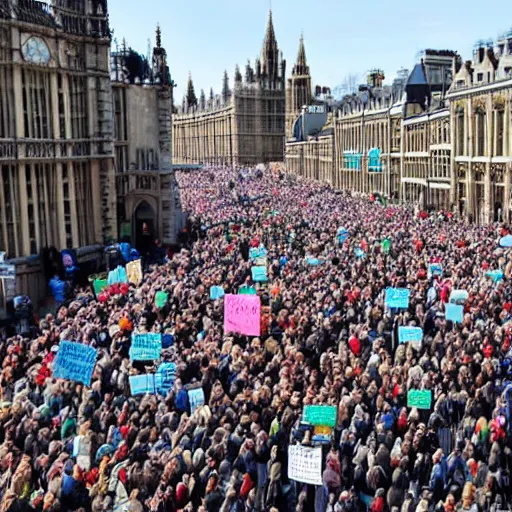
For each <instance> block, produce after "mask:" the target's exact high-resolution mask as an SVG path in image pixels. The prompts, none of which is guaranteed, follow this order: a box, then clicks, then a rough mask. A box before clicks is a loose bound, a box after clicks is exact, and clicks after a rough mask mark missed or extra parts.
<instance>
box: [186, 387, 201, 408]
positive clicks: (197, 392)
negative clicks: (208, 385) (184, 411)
mask: <svg viewBox="0 0 512 512" xmlns="http://www.w3.org/2000/svg"><path fill="white" fill-rule="evenodd" d="M188 402H189V404H190V414H194V412H195V411H196V409H197V408H198V407H201V406H202V405H204V391H203V388H197V389H189V390H188Z"/></svg>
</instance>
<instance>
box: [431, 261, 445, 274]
mask: <svg viewBox="0 0 512 512" xmlns="http://www.w3.org/2000/svg"><path fill="white" fill-rule="evenodd" d="M428 273H429V274H430V275H431V276H442V275H443V265H441V263H431V264H430V265H429V267H428Z"/></svg>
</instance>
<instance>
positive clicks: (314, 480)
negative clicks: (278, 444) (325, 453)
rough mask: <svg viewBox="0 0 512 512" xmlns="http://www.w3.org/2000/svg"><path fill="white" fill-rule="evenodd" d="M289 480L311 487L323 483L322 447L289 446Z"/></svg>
mask: <svg viewBox="0 0 512 512" xmlns="http://www.w3.org/2000/svg"><path fill="white" fill-rule="evenodd" d="M288 478H290V479H291V480H295V481H296V482H302V483H304V484H309V485H319V486H321V485H323V483H322V447H321V446H317V447H315V448H311V447H308V446H302V445H300V444H297V445H291V446H288Z"/></svg>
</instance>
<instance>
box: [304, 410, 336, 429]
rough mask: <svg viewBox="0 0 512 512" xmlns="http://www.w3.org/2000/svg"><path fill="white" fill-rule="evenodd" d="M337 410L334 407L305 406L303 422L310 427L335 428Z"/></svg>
mask: <svg viewBox="0 0 512 512" xmlns="http://www.w3.org/2000/svg"><path fill="white" fill-rule="evenodd" d="M337 415H338V408H337V407H336V406H334V405H305V406H304V422H306V423H309V424H310V425H320V426H325V427H335V426H336V418H337Z"/></svg>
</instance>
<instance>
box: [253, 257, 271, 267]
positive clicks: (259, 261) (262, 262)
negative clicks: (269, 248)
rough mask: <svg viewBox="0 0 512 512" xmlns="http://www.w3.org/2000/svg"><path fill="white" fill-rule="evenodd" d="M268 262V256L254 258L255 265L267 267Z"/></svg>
mask: <svg viewBox="0 0 512 512" xmlns="http://www.w3.org/2000/svg"><path fill="white" fill-rule="evenodd" d="M267 263H268V262H267V258H256V259H255V260H254V265H255V266H257V267H266V266H267Z"/></svg>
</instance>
